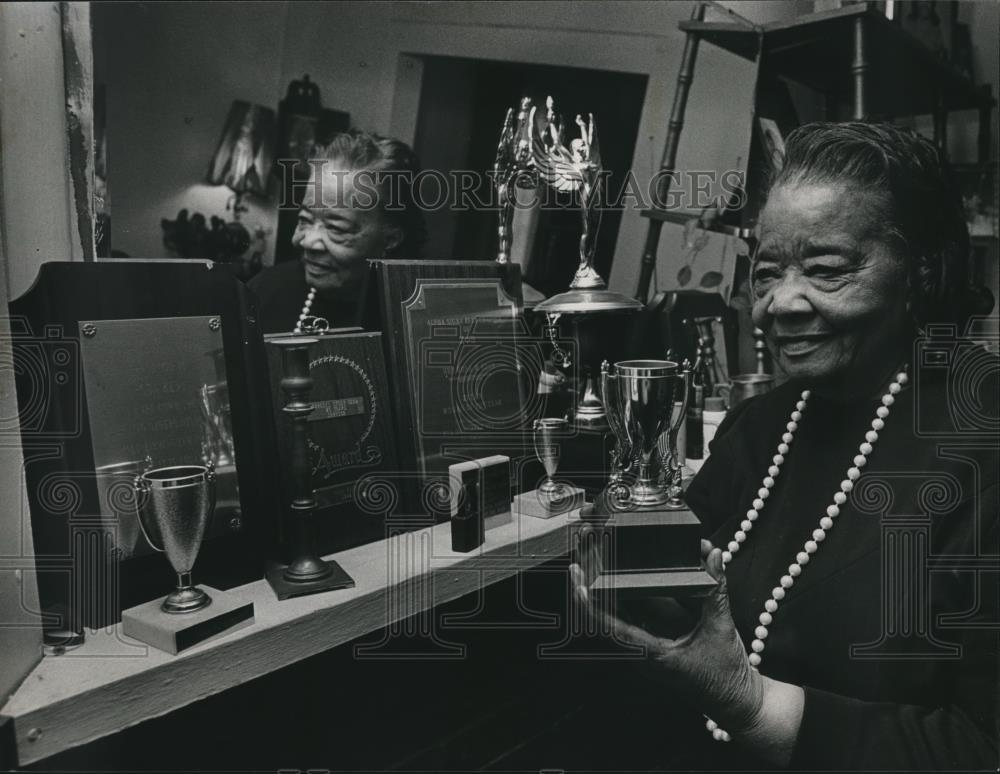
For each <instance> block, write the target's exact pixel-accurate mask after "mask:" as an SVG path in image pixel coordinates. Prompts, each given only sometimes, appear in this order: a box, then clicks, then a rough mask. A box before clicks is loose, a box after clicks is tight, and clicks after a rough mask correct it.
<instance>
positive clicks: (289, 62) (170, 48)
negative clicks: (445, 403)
mask: <svg viewBox="0 0 1000 774" xmlns="http://www.w3.org/2000/svg"><path fill="white" fill-rule="evenodd" d="M690 10H691V5H690V4H689V3H686V2H675V3H665V2H629V3H618V4H614V3H588V4H585V5H581V4H578V3H571V2H527V3H478V2H461V3H458V2H449V3H367V2H338V3H252V4H248V3H227V4H222V3H199V2H190V3H151V4H142V5H138V4H135V5H133V4H119V5H114V6H110V7H109V6H105V7H104V8H102V9H100V10H95V17H96V19H97V21H96V22H95V25H96V27H97V29H95V46H102V47H104V48H105V51H104V52H102V53H101V54H100V55H99V56H98V60H97V69H98V78H99V79H100V78H101V77H102V74H103V78H104V80H106V82H107V84H108V126H109V138H108V139H109V158H110V182H111V198H112V223H113V230H112V234H113V236H112V244H113V246H114V247H115V248H116V249H122V250H125V251H126V252H128V253H129V254H131V255H133V256H157V255H163V253H164V250H163V247H162V235H161V231H160V225H159V224H160V219H161V218H163V217H168V218H173V217H175V216H176V214H177V211H178V210H179V209H180V208H181V207H183V206H186V207H189V208H193V209H197V210H199V211H202V212H204V213H205V214H206V215H209V214H222V208H223V205H224V203H225V200H226V198H227V197H228V192H227V190H226V189H224V188H211V187H208V186H204V185H199V184H198V181H200V180H201V179H202V177H203V175H204V171H205V167H206V165H207V163H208V159H209V156H210V155H211V153H212V151H213V149H214V144H215V142H216V140H217V139H218V133H219V131H220V130H221V126H222V122H223V120H224V118H225V114H226V110H227V109H228V107H229V103H230V101H231V100H233V99H247V100H251V101H255V102H259V103H260V104H264V105H272V106H276V105H277V102H278V100H279V99H280V98H281V96H283V93H284V90H285V88H286V87H287V84H288V83H289V81H291V80H292V79H294V78H299V77H301V76H302V74H303V73H306V72H308V73H309V74H310V75H311V77H312V78H313V80H314V81H316V82H317V83H318V84H319V85H320V87H321V89H322V91H323V102H324V105H326V106H328V107H335V108H338V109H342V110H347V111H349V112H350V113H351V117H352V121H353V123H354V124H355V125H357V126H360V127H363V128H368V129H372V130H375V131H380V132H383V133H391V134H396V135H397V136H399V137H401V139H404V140H407V141H412V139H413V137H412V132H413V127H414V126H415V118H416V113H415V111H416V107H417V102H418V94H417V93H416V91H417V90H419V85H420V80H419V78H418V77H412V76H413V73H414V71H415V68H414V65H413V61H414V60H413V59H411V58H407V57H405V56H402V55H404V54H439V55H448V56H461V57H471V58H483V59H496V60H508V61H525V62H535V63H546V64H556V65H565V66H570V67H587V68H604V69H611V70H618V71H624V72H638V73H646V74H649V76H650V79H649V88H648V92H647V97H646V104H645V108H644V110H643V115H642V121H641V125H640V127H639V135H638V141H637V144H636V157H635V164H634V167H635V172H636V174H637V175H639V176H640V177H642V176H644V175H649V174H651V173H652V171H653V170H655V168H656V167H657V166H658V165H659V160H660V155H661V153H662V148H663V140H664V132H665V128H666V120H667V116H668V115H669V108H670V103H671V101H672V99H673V89H674V83H675V79H676V71H677V68H678V65H679V60H680V52H681V47H682V45H683V36H682V35H681V33H680V32H679V31H678V30H677V23H678V21H680V20H681V19H683V18H687V16H688V15H689V14H690ZM792 10H793V4H775V3H747V4H745V5H744V6H742V7H741V8H740V13H742V14H743V15H748V16H749V15H753V14H755V13H756V14H757V16H758V17H759V18H770V17H773V16H774V15H775V14H776V13H778V12H781V13H786V14H787V13H790V12H791V11H792ZM220 49H224V51H225V52H224V53H222V52H221V51H220ZM407 65H409V67H407ZM417 74H419V72H417ZM751 88H752V80H751V67H750V66H749V65H748V64H747V63H746V62H743V61H742V60H740V59H737V58H736V57H733V56H731V55H729V54H726V53H725V52H721V51H719V50H717V49H713V48H711V47H709V46H705V47H703V50H702V53H701V56H700V61H699V66H698V78H697V80H696V84H695V87H694V88H693V89H692V96H691V102H690V106H689V111H688V113H689V123H688V126H687V127H686V129H685V135H684V139H683V141H682V143H681V150H680V159H679V161H680V163H681V164H682V165H684V166H687V167H690V168H701V169H712V168H715V167H716V166H718V165H730V164H736V162H737V160H738V159H739V157H740V156H742V155H744V154H745V149H744V148H745V146H746V142H747V140H746V126H747V123H748V122H746V121H743V120H740V119H739V118H734V112H733V110H734V107H736V108H737V109H742V110H745V111H749V105H750V101H749V94H750V89H751ZM394 108H395V109H394ZM501 122H502V116H498V117H497V130H498V132H499V128H500V123H501ZM248 219H249V220H250V221H251V222H255V221H261V222H263V223H264V224H265V225H273V222H274V215H273V211H272V210H271V209H269V208H268V207H267V206H266V205H265V206H264V207H261V208H254V210H253V211H252V212H251V214H250V216H249V218H247V217H245V218H244V220H245V221H246V220H248ZM644 226H645V223H644V222H643V221H642V219H641V218H639V216H638V214H637V213H635V212H628V213H626V214H625V217H624V219H623V223H622V228H621V231H620V236H619V243H618V249H617V253H616V255H617V258H616V261H615V269H614V276H613V277H612V279H611V281H612V284H613V285H615V286H618V287H620V288H621V289H623V290H627V291H631V290H632V289H633V286H634V284H635V274H636V268H637V261H638V256H639V253H640V251H641V246H642V239H643V234H644ZM667 241H669V240H666V239H665V240H664V242H665V243H666V242H667ZM665 249H666V248H665Z"/></svg>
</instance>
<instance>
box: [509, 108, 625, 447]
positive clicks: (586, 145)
mask: <svg viewBox="0 0 1000 774" xmlns="http://www.w3.org/2000/svg"><path fill="white" fill-rule="evenodd" d="M514 115H515V114H514V111H513V109H512V110H510V111H508V113H507V118H506V120H505V122H504V128H503V130H502V132H501V135H500V144H499V146H498V149H497V162H496V164H495V166H494V171H495V173H496V175H497V178H496V182H497V191H498V194H500V196H501V201H500V205H501V210H500V229H499V231H500V251H499V253H498V256H497V261H498V262H501V263H503V262H506V261H507V260H508V250H507V245H509V243H510V234H509V232H510V222H511V217H510V215H511V207H512V206H513V199H512V196H513V194H512V190H513V189H512V186H513V185H514V183H515V181H516V180H517V179H519V178H522V177H523V176H524V175H525V173H526V172H529V173H530V174H532V175H533V176H535V177H537V179H538V180H540V181H541V182H543V183H545V184H546V185H547V186H548V187H549V188H550V189H552V190H554V191H558V192H561V193H575V194H576V197H577V200H578V202H579V207H580V220H581V226H582V227H581V232H580V248H579V265H578V266H577V269H576V273H575V274H574V276H573V281H572V282H571V283H570V286H569V290H568V291H567V292H565V293H560V294H558V295H556V296H553V297H552V298H549V299H546V300H545V301H543V302H542V303H540V304H538V306H536V307H535V311H536V312H538V313H540V314H543V315H545V318H546V321H547V323H548V325H547V329H548V330H549V331H550V336H551V337H552V340H553V346H554V347H555V349H556V351H557V352H561V351H562V349H561V347H560V346H559V344H558V342H557V341H556V336H557V333H558V335H559V336H562V337H565V338H569V339H574V340H575V341H576V342H577V346H578V348H579V358H580V363H579V366H580V374H581V380H580V382H581V384H580V387H579V390H578V394H579V399H578V401H577V405H576V407H575V409H574V410H573V411H572V417H573V420H572V421H573V424H574V425H575V426H576V427H583V428H587V427H593V428H597V429H604V428H606V427H607V418H606V415H605V410H604V405H603V402H602V401H601V396H600V395H599V394H598V390H597V387H596V380H597V369H598V366H599V364H600V362H601V360H602V359H603V358H604V357H606V356H607V354H608V352H609V350H610V348H612V347H620V346H621V341H622V339H623V338H624V337H625V335H626V333H627V331H628V328H629V325H630V324H631V315H632V314H634V313H635V312H638V311H639V310H640V309H642V304H641V303H639V302H638V301H636V300H635V299H634V298H631V297H629V296H626V295H624V294H622V293H615V292H613V291H611V290H608V285H607V283H606V282H605V281H604V278H603V277H601V275H600V274H599V273H598V271H597V270H596V269H595V268H594V248H595V245H596V238H597V232H598V229H599V228H600V225H601V207H600V191H601V184H602V182H603V177H604V176H603V175H602V171H601V154H600V149H599V144H598V140H597V122H596V121H595V120H594V116H593V114H590V115H588V117H587V120H584V118H583V117H582V116H577V117H576V122H575V123H576V126H577V128H578V129H579V133H580V136H579V137H576V138H574V139H572V140H570V141H569V142H568V145H567V140H566V133H565V129H564V126H563V122H562V119H561V118H560V117H559V116H558V115H557V114H556V112H555V102H554V101H553V99H552V97H549V98H548V99H547V100H546V103H545V114H544V118H541V117H540V116H539V115H538V108H537V107H536V106H533V105H532V104H531V100H530V99H527V98H525V99H523V100H522V101H521V105H520V109H519V111H518V112H517V114H516V116H517V117H516V120H515V118H514ZM564 364H565V365H568V364H567V363H564Z"/></svg>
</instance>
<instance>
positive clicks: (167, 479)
mask: <svg viewBox="0 0 1000 774" xmlns="http://www.w3.org/2000/svg"><path fill="white" fill-rule="evenodd" d="M135 490H136V498H137V510H138V514H139V525H140V526H141V527H142V532H143V534H144V535H145V536H146V540H148V541H149V544H150V545H151V546H152V547H153V548H154V549H155V550H156V551H160V552H162V553H165V554H166V555H167V559H168V560H169V562H170V566H171V567H173V568H174V572H176V573H177V589H176V590H175V591H173V592H171V593H170V594H169V595H167V598H166V599H164V600H163V604H162V606H161V607H162V609H163V611H164V612H166V613H193V612H194V611H196V610H201V609H202V608H203V607H207V606H208V605H210V604H211V603H212V598H211V597H210V596H209V595H208V594H206V593H205V591H204V590H202V589H199V588H198V587H196V586H193V585H192V584H191V570H192V568H193V567H194V562H195V559H197V558H198V549H199V548H201V540H202V538H203V537H204V536H205V527H206V526H207V525H208V520H209V519H210V518H211V516H212V514H213V513H214V511H215V471H214V470H212V469H211V468H206V467H202V466H201V465H178V466H176V467H169V468H156V469H155V470H148V471H146V472H145V473H143V474H141V475H140V476H138V477H137V478H136V480H135Z"/></svg>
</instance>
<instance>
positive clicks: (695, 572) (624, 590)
mask: <svg viewBox="0 0 1000 774" xmlns="http://www.w3.org/2000/svg"><path fill="white" fill-rule="evenodd" d="M690 379H691V372H690V371H689V370H688V369H686V368H683V367H682V366H680V365H678V364H677V363H674V362H671V361H669V360H625V361H622V362H619V363H615V365H614V370H613V371H612V370H611V369H610V368H609V367H608V365H607V363H605V364H604V365H603V366H602V368H601V382H602V387H603V391H604V404H605V407H606V409H607V412H608V420H609V424H610V425H611V429H612V431H613V432H614V434H615V437H616V440H617V446H616V448H615V452H614V455H613V457H612V471H611V477H610V480H609V482H608V487H607V489H606V490H605V495H604V497H603V498H600V501H599V502H598V503H595V507H594V508H593V509H592V510H591V511H590V512H588V513H586V515H585V516H584V518H586V519H587V520H594V521H597V522H600V523H601V530H603V531H604V532H606V533H608V537H609V539H608V540H607V541H606V542H605V543H604V545H605V550H606V551H607V552H608V555H606V556H605V557H604V564H603V566H604V573H603V574H602V575H600V576H599V577H598V578H597V579H596V580H595V581H594V583H593V585H592V586H591V588H592V589H593V590H594V591H596V592H602V593H604V592H613V593H615V594H625V595H629V596H674V595H680V594H694V593H702V592H704V591H706V590H708V589H711V588H712V587H714V585H715V581H714V580H713V579H712V577H711V576H710V575H709V574H708V573H707V572H705V570H704V569H703V568H702V567H701V541H700V539H701V523H700V522H699V521H698V518H697V517H696V516H695V515H694V514H693V513H691V512H690V511H689V510H687V506H686V505H685V504H684V497H683V490H682V488H681V480H680V466H679V465H678V464H677V437H678V432H679V430H680V427H681V424H682V423H683V421H684V417H685V414H686V411H685V410H684V408H685V405H686V404H685V401H686V398H687V394H688V388H689V386H690ZM678 403H680V404H681V410H677V408H676V405H675V404H678ZM664 435H666V436H667V439H668V442H669V443H668V446H669V448H668V449H667V453H666V454H664V453H663V452H662V451H661V449H660V444H661V439H662V437H663V436H664Z"/></svg>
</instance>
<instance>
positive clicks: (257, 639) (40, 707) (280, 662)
mask: <svg viewBox="0 0 1000 774" xmlns="http://www.w3.org/2000/svg"><path fill="white" fill-rule="evenodd" d="M572 523H574V520H572V519H569V518H567V517H566V516H560V517H555V518H552V519H548V520H544V519H534V518H530V517H524V518H521V519H518V518H516V517H515V519H514V521H513V522H512V523H511V524H506V525H503V526H501V527H497V528H496V529H493V530H490V531H489V532H487V536H486V543H485V544H484V545H483V547H482V548H481V550H480V552H479V553H475V554H457V553H454V552H452V551H451V531H450V529H451V528H450V525H449V524H447V523H446V524H439V525H437V526H435V527H429V528H425V529H422V530H417V531H414V532H408V533H405V534H403V535H399V536H394V537H391V538H389V539H387V540H382V541H379V542H377V543H371V544H369V545H365V546H360V547H358V548H353V549H350V550H348V551H343V552H341V553H338V554H334V555H333V556H332V558H334V559H336V560H337V561H338V562H340V564H341V566H343V568H344V569H345V570H347V572H348V573H350V575H351V576H352V577H353V578H354V580H355V582H356V584H357V585H356V587H355V588H353V589H345V590H342V591H331V592H327V593H323V594H317V595H314V596H309V597H299V598H295V599H289V600H286V601H284V602H279V601H278V600H277V599H276V598H275V596H274V593H273V592H272V591H271V588H270V586H268V585H267V583H266V582H265V581H263V580H259V581H255V582H253V583H249V584H247V585H245V586H240V587H238V588H236V589H233V590H232V591H231V592H230V593H232V594H234V595H236V596H238V597H241V598H243V599H247V600H252V601H253V603H254V607H255V615H256V621H255V623H254V624H253V625H252V626H250V627H248V628H246V629H242V630H240V631H238V632H234V633H233V634H230V635H228V636H225V637H221V638H219V639H216V640H214V641H210V642H206V643H203V644H202V645H198V646H195V647H194V648H191V649H190V650H187V651H184V652H182V653H181V654H179V655H177V656H171V655H169V654H167V653H163V652H160V651H157V650H153V649H152V648H149V647H147V646H145V645H143V644H142V643H139V642H138V641H136V640H133V639H130V638H128V637H125V636H124V635H123V634H122V633H121V624H119V625H118V626H117V627H115V628H114V629H111V630H99V631H96V632H94V631H91V632H88V635H87V640H86V643H85V644H84V645H82V646H81V647H79V648H77V649H75V650H72V651H69V652H67V653H65V654H64V655H61V656H45V657H44V658H43V659H42V661H41V662H40V663H39V664H38V666H37V667H36V668H35V669H34V670H33V671H32V672H31V674H29V675H28V677H27V678H25V680H24V682H23V683H22V684H21V685H20V687H19V688H18V690H17V691H16V693H15V694H14V695H13V696H12V697H11V698H10V700H9V701H8V702H7V703H6V705H4V707H3V708H2V709H0V726H3V725H4V723H3V721H5V720H6V722H7V723H12V724H13V727H14V729H13V730H14V736H15V738H16V745H17V765H19V766H24V765H27V764H30V763H34V762H36V761H40V760H43V759H44V758H47V757H49V756H51V755H55V754H56V753H59V752H61V751H63V750H67V749H69V748H72V747H76V746H78V745H82V744H86V743H88V742H91V741H94V740H96V739H100V738H101V737H104V736H108V735H110V734H114V733H116V732H118V731H120V730H122V729H123V728H126V727H128V726H132V725H135V724H137V723H141V722H142V721H144V720H147V719H149V718H153V717H158V716H160V715H165V714H167V713H169V712H172V711H174V710H176V709H178V708H180V707H183V706H185V705H187V704H191V703H192V702H195V701H198V700H200V699H204V698H207V697H208V696H212V695H213V694H217V693H220V692H221V691H225V690H227V689H229V688H232V687H234V686H237V685H239V684H241V683H245V682H247V681H248V680H253V679H254V678H256V677H259V676H261V675H265V674H267V673H269V672H273V671H275V670H278V669H281V668H282V667H285V666H288V665H289V664H293V663H295V662H297V661H300V660H302V659H305V658H308V657H310V656H313V655H316V654H318V653H321V652H323V651H325V650H328V649H330V648H335V647H337V646H338V645H343V644H344V643H347V642H350V641H352V640H355V639H357V638H358V637H362V636H364V635H367V634H371V633H372V632H376V631H379V630H381V629H384V628H386V627H388V626H390V625H391V624H393V623H395V622H396V621H399V620H402V619H404V618H407V617H409V616H412V615H415V614H417V613H420V612H423V611H425V610H429V609H431V608H433V607H435V606H437V605H441V604H444V603H446V602H450V601H451V600H454V599H457V598H458V597H461V596H463V595H465V594H469V593H472V592H474V591H476V590H477V589H479V588H482V587H484V586H488V585H491V584H494V583H497V582H499V581H501V580H504V579H505V578H509V577H511V576H512V575H514V574H516V573H517V572H519V571H522V570H526V569H530V568H532V567H536V566H538V565H541V564H543V563H545V562H547V561H550V560H552V559H554V558H557V557H560V556H563V555H565V554H566V553H567V552H568V550H569V539H570V529H569V528H568V527H569V525H570V524H572ZM575 523H579V522H578V521H577V522H575Z"/></svg>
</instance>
